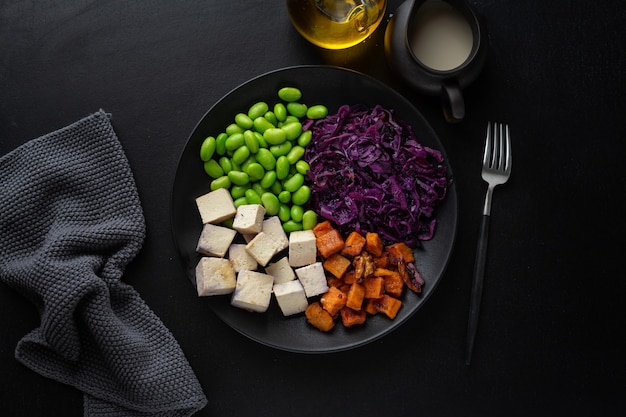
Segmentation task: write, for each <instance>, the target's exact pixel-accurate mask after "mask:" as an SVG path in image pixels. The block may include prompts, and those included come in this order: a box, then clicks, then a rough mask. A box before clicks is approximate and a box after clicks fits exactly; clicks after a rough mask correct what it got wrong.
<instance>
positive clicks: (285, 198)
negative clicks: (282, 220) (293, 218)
mask: <svg viewBox="0 0 626 417" xmlns="http://www.w3.org/2000/svg"><path fill="white" fill-rule="evenodd" d="M278 201H280V202H281V203H285V204H287V203H291V193H290V192H289V191H286V190H283V191H281V192H280V193H278Z"/></svg>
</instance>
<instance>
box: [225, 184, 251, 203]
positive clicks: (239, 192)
mask: <svg viewBox="0 0 626 417" xmlns="http://www.w3.org/2000/svg"><path fill="white" fill-rule="evenodd" d="M248 188H250V185H249V184H246V185H231V187H230V195H231V196H232V197H233V199H235V200H236V199H238V198H240V197H243V196H245V195H246V190H247V189H248Z"/></svg>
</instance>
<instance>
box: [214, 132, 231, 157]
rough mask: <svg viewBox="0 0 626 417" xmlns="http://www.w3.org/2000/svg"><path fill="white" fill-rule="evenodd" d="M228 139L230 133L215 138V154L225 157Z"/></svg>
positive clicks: (223, 133)
mask: <svg viewBox="0 0 626 417" xmlns="http://www.w3.org/2000/svg"><path fill="white" fill-rule="evenodd" d="M226 139H228V133H226V132H222V133H220V134H219V135H217V138H215V153H216V154H218V155H224V154H225V153H226Z"/></svg>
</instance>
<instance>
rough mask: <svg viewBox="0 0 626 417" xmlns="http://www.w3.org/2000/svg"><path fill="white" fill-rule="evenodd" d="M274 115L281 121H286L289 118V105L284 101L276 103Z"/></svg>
mask: <svg viewBox="0 0 626 417" xmlns="http://www.w3.org/2000/svg"><path fill="white" fill-rule="evenodd" d="M274 116H276V119H278V121H279V122H284V121H285V119H286V118H287V107H285V105H284V104H283V103H276V104H275V105H274Z"/></svg>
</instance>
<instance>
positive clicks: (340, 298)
mask: <svg viewBox="0 0 626 417" xmlns="http://www.w3.org/2000/svg"><path fill="white" fill-rule="evenodd" d="M347 300H348V296H347V295H346V294H344V293H343V292H341V290H340V289H339V288H337V287H330V288H329V289H328V291H326V292H325V293H324V294H323V295H322V297H321V298H320V304H321V305H322V308H323V309H324V310H326V311H328V312H329V313H330V315H331V316H333V317H335V315H336V314H337V313H339V310H341V309H342V308H343V307H344V306H345V305H346V301H347Z"/></svg>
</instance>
